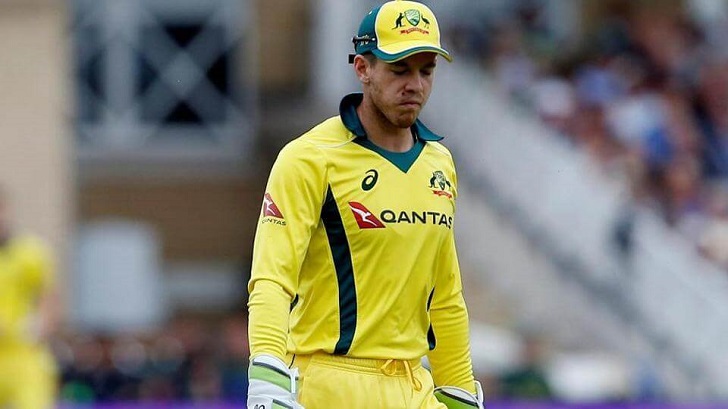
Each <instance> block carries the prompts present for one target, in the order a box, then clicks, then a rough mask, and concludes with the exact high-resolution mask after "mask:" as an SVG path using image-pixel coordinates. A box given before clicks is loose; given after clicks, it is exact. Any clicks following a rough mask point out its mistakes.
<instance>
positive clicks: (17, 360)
mask: <svg viewBox="0 0 728 409" xmlns="http://www.w3.org/2000/svg"><path fill="white" fill-rule="evenodd" d="M55 396H56V366H55V363H54V361H53V358H52V356H51V354H50V352H48V350H46V349H45V348H44V347H41V346H37V345H26V344H13V345H7V344H5V345H0V408H3V409H4V408H10V409H50V408H52V407H53V404H54V401H55Z"/></svg>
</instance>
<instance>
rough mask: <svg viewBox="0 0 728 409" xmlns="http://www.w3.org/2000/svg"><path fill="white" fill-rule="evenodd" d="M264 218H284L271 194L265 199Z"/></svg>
mask: <svg viewBox="0 0 728 409" xmlns="http://www.w3.org/2000/svg"><path fill="white" fill-rule="evenodd" d="M263 217H277V218H279V219H282V218H283V214H282V213H281V211H280V210H278V206H276V204H275V203H274V202H273V199H271V197H270V193H266V194H265V196H264V197H263Z"/></svg>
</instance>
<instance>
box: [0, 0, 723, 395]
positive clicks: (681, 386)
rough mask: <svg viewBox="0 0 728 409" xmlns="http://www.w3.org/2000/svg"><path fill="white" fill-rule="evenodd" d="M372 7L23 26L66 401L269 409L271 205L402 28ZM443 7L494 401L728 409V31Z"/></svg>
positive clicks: (36, 179) (190, 5) (27, 131)
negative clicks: (262, 315)
mask: <svg viewBox="0 0 728 409" xmlns="http://www.w3.org/2000/svg"><path fill="white" fill-rule="evenodd" d="M347 3H348V2H340V1H337V0H307V1H296V2H294V1H291V0H266V1H253V0H210V1H206V2H197V1H194V0H67V1H63V2H57V1H50V0H32V1H30V0H28V1H24V0H6V1H4V2H0V56H2V58H0V60H1V61H2V62H1V63H0V86H1V89H2V92H1V93H0V94H2V95H0V123H3V124H4V126H3V127H0V186H2V188H3V191H5V192H6V193H7V194H6V196H7V199H8V200H7V202H8V208H9V209H10V210H9V211H10V214H11V215H12V219H13V221H14V226H16V227H17V230H23V231H24V230H28V231H31V232H34V233H36V234H37V235H39V236H41V237H43V238H44V239H45V240H46V241H47V243H48V245H49V247H50V248H51V249H52V250H53V253H54V255H55V259H56V261H57V263H56V264H57V266H58V268H57V275H58V277H59V279H58V280H57V283H58V285H59V289H60V292H61V294H62V297H61V298H62V299H63V302H62V303H61V307H59V308H61V309H62V311H63V313H62V316H63V317H64V318H63V320H62V323H61V325H60V326H59V328H57V329H56V332H55V334H54V335H53V336H51V337H50V338H49V340H48V342H49V345H50V347H51V350H52V352H53V354H54V356H55V358H56V360H57V363H58V369H59V390H58V396H59V400H60V401H61V402H64V403H65V404H68V405H73V404H88V403H109V402H119V401H124V402H140V401H141V402H230V403H242V402H243V401H244V400H245V396H246V391H247V364H248V362H247V359H248V345H247V333H246V307H245V300H246V289H245V283H246V281H247V278H248V276H249V260H250V255H251V251H252V238H253V234H254V231H255V227H256V221H257V218H258V214H259V209H260V200H261V198H262V194H263V188H264V184H265V178H266V176H267V173H268V170H269V169H270V166H271V164H272V161H273V159H274V158H275V155H276V153H277V151H278V149H280V147H281V146H283V144H285V143H286V142H288V141H289V140H291V139H293V138H294V137H296V136H298V135H299V134H300V133H302V132H303V131H305V130H307V129H308V128H309V127H310V126H312V125H314V124H316V123H318V122H319V121H320V120H322V119H323V118H325V117H328V116H331V115H335V114H336V108H337V106H338V98H340V97H341V96H342V95H343V94H344V93H346V92H350V91H353V90H356V87H357V84H356V82H355V81H354V79H355V78H354V76H353V75H352V73H351V72H350V67H349V66H348V65H347V64H346V56H347V53H349V52H350V51H351V50H350V49H351V43H350V39H351V36H352V35H353V33H354V31H355V30H356V27H357V24H358V23H359V17H360V16H363V15H364V13H365V12H366V11H367V10H368V9H370V8H371V7H373V6H374V5H376V4H377V2H375V1H363V2H351V3H353V4H347ZM426 3H427V4H428V5H429V6H430V7H431V8H432V9H433V10H434V11H435V13H436V14H437V16H438V19H439V20H440V25H441V27H442V29H443V39H442V42H443V45H444V46H445V48H447V49H449V50H451V51H452V53H453V55H454V56H455V62H454V63H453V64H443V65H439V66H438V80H436V85H435V89H434V91H433V99H432V101H431V103H430V105H429V106H428V108H427V109H426V110H425V116H426V118H425V119H426V121H427V123H428V124H432V126H431V127H432V128H433V129H434V130H435V131H439V132H440V133H443V134H445V135H446V136H447V138H446V140H445V141H446V145H447V146H448V147H450V148H451V149H452V151H453V152H454V154H455V159H456V163H457V164H458V168H459V172H460V174H461V175H463V177H462V180H461V187H460V189H459V190H460V191H462V192H463V193H462V198H460V199H459V203H460V205H459V206H460V208H459V210H458V212H459V213H458V218H457V222H456V226H457V227H456V229H458V230H456V231H458V235H459V236H458V240H459V246H460V247H459V248H460V253H461V254H460V257H461V263H462V266H463V275H464V282H465V284H466V285H465V292H466V294H465V296H466V300H467V301H468V304H469V309H470V315H471V318H472V321H473V331H472V332H473V333H472V344H473V356H474V366H475V370H476V374H477V376H478V378H479V379H480V380H481V381H482V382H483V385H484V386H485V389H486V401H488V400H490V401H492V402H507V401H523V400H529V401H541V402H557V401H561V402H563V401H566V402H575V403H576V404H577V405H578V404H579V403H584V402H592V403H593V402H612V403H615V404H619V403H624V402H635V401H646V402H663V403H664V402H669V401H675V402H678V403H681V402H682V403H691V402H696V401H725V400H726V399H728V389H726V385H728V372H726V370H725V368H726V367H728V354H726V352H725V350H724V349H723V348H721V346H720V345H721V342H720V341H721V339H722V337H723V336H724V335H725V332H723V331H724V330H728V327H726V325H727V324H726V323H728V45H727V44H726V42H725V41H724V39H725V37H726V35H728V4H727V3H726V2H724V1H723V0H653V1H650V0H639V1H637V0H633V1H629V0H511V1H507V0H457V1H455V0H453V1H448V2H426ZM441 3H442V4H441ZM440 76H442V78H440ZM489 166H490V168H489ZM498 169H500V170H498ZM518 169H521V171H518ZM529 172H531V173H529ZM529 175H530V176H529ZM615 192H616V193H615ZM602 199H603V200H602ZM652 216H655V219H657V220H659V221H658V222H655V221H654V220H653V218H651V217H652ZM458 223H459V224H458ZM581 244H583V245H584V246H585V247H580V245H581ZM625 260H627V261H625ZM718 271H720V273H718V274H714V273H716V272H718ZM0 273H1V272H0ZM495 407H497V406H495Z"/></svg>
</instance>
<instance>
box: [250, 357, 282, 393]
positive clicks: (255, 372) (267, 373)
mask: <svg viewBox="0 0 728 409" xmlns="http://www.w3.org/2000/svg"><path fill="white" fill-rule="evenodd" d="M248 376H249V377H250V379H258V380H261V381H264V382H268V383H272V384H273V385H276V386H280V387H281V388H283V389H285V390H287V391H288V392H290V391H291V378H290V377H289V375H288V374H284V373H282V372H280V371H279V370H278V368H275V367H273V366H270V365H266V364H264V363H261V362H253V363H252V365H250V371H249V374H248Z"/></svg>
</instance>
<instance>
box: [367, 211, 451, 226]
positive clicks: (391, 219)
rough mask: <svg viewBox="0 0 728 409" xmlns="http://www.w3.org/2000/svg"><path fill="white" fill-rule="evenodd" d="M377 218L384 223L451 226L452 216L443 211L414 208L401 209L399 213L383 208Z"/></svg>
mask: <svg viewBox="0 0 728 409" xmlns="http://www.w3.org/2000/svg"><path fill="white" fill-rule="evenodd" d="M379 218H380V219H381V220H382V221H383V222H385V223H409V224H418V223H421V224H436V225H440V226H446V227H447V228H448V229H450V228H452V216H448V215H447V214H445V213H440V212H430V211H421V212H417V211H414V210H411V211H405V210H402V211H400V212H399V213H397V212H395V211H394V210H389V209H385V210H382V213H380V214H379Z"/></svg>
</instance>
